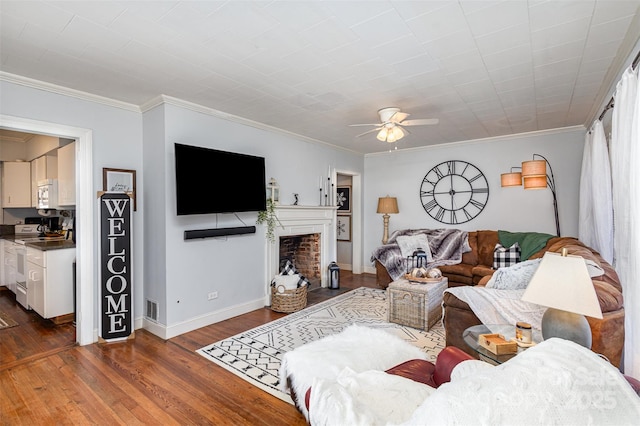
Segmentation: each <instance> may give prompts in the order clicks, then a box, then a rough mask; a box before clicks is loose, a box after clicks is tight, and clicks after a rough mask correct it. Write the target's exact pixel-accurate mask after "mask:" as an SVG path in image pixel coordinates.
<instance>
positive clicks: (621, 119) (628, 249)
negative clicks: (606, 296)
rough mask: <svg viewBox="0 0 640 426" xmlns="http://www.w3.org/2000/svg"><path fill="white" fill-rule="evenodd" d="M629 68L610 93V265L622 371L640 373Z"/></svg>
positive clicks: (637, 165) (636, 150) (639, 208)
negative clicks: (621, 311) (620, 312)
mask: <svg viewBox="0 0 640 426" xmlns="http://www.w3.org/2000/svg"><path fill="white" fill-rule="evenodd" d="M639 89H640V85H639V84H638V72H637V71H633V69H632V68H631V67H630V68H628V69H627V70H626V71H625V73H624V74H623V76H622V79H621V80H620V82H619V83H618V86H617V87H616V93H615V95H614V101H615V104H614V109H613V118H612V124H611V126H612V127H611V168H612V183H613V208H614V226H615V229H614V267H615V269H616V272H618V275H619V277H620V282H621V283H622V288H623V295H624V306H625V349H624V372H625V373H626V374H629V375H631V376H633V377H636V378H640V94H639V93H638V90H639Z"/></svg>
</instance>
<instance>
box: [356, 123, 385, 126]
mask: <svg viewBox="0 0 640 426" xmlns="http://www.w3.org/2000/svg"><path fill="white" fill-rule="evenodd" d="M359 126H380V123H362V124H349V127H359Z"/></svg>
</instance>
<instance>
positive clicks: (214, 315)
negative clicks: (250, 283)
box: [143, 298, 264, 340]
mask: <svg viewBox="0 0 640 426" xmlns="http://www.w3.org/2000/svg"><path fill="white" fill-rule="evenodd" d="M261 308H264V299H262V298H260V299H256V300H253V301H250V302H247V303H243V304H241V305H236V306H231V307H229V308H225V309H222V310H220V311H216V312H211V313H208V314H206V315H202V316H199V317H196V318H192V319H189V320H187V321H183V322H181V323H178V324H174V325H170V326H166V325H164V324H160V323H157V322H154V321H151V320H149V319H148V318H144V319H143V322H144V325H143V328H144V329H146V330H147V331H149V332H150V333H152V334H155V335H156V336H158V337H160V338H161V339H164V340H167V339H171V338H172V337H176V336H179V335H181V334H184V333H187V332H189V331H193V330H196V329H198V328H201V327H205V326H207V325H211V324H215V323H217V322H220V321H224V320H226V319H229V318H233V317H236V316H238V315H242V314H246V313H247V312H251V311H255V310H256V309H261Z"/></svg>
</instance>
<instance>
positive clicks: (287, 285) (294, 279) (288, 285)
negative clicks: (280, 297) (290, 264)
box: [275, 274, 300, 291]
mask: <svg viewBox="0 0 640 426" xmlns="http://www.w3.org/2000/svg"><path fill="white" fill-rule="evenodd" d="M298 281H300V274H293V275H276V277H275V286H276V290H278V291H280V290H282V288H280V289H278V287H279V286H283V287H284V289H285V290H295V289H296V288H298Z"/></svg>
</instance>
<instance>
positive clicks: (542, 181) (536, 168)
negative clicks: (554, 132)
mask: <svg viewBox="0 0 640 426" xmlns="http://www.w3.org/2000/svg"><path fill="white" fill-rule="evenodd" d="M536 156H537V157H540V158H542V160H536ZM547 166H549V174H548V173H547ZM514 169H520V170H521V171H519V172H516V171H514ZM523 181H524V189H544V188H547V187H548V188H549V189H550V190H551V195H552V196H553V213H554V218H555V220H556V235H557V236H558V237H559V236H560V220H559V217H558V198H557V197H556V180H555V178H554V176H553V169H552V168H551V163H549V160H547V159H546V158H545V157H544V156H542V155H540V154H533V160H529V161H523V162H522V167H512V168H511V171H510V172H509V173H503V174H501V175H500V186H502V187H503V188H504V187H508V186H521V185H522V184H523Z"/></svg>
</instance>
